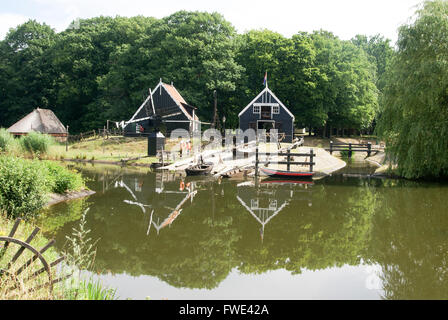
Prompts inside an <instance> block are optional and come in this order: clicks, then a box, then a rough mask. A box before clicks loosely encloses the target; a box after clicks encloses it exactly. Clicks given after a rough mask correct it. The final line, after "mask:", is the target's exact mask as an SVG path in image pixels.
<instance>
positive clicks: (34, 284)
mask: <svg viewBox="0 0 448 320" xmlns="http://www.w3.org/2000/svg"><path fill="white" fill-rule="evenodd" d="M13 224H14V220H12V219H9V218H7V216H6V214H4V213H0V236H6V235H8V234H9V232H10V230H11V228H12V227H13ZM35 227H36V226H35V225H34V224H33V223H31V222H23V221H22V222H21V223H20V225H19V227H18V229H17V231H16V232H15V234H14V238H16V239H21V240H25V239H26V238H28V236H29V235H30V234H31V232H32V231H33V230H34V228H35ZM74 231H75V232H77V234H78V236H77V237H74V238H72V239H70V243H71V245H72V246H71V247H70V246H68V247H67V252H64V253H63V255H64V256H66V260H65V263H63V264H61V265H62V266H63V268H62V269H59V271H58V272H56V270H55V268H52V269H51V274H52V278H53V280H54V279H57V278H58V277H62V276H64V275H70V274H71V276H70V277H69V278H68V279H67V280H65V281H62V282H59V283H57V284H55V285H54V286H53V290H49V288H48V287H47V286H45V287H43V288H40V289H36V288H38V287H39V286H41V285H43V284H45V283H48V276H47V273H43V274H42V275H41V276H38V277H34V278H31V279H30V280H27V278H28V277H29V276H30V275H32V274H33V273H34V272H36V271H37V270H39V269H40V268H41V267H42V264H41V263H40V261H39V260H36V261H35V262H34V263H32V264H31V265H29V266H28V267H27V268H26V269H25V270H24V271H23V272H22V273H21V274H20V275H19V276H18V277H17V278H14V277H10V276H8V274H4V275H0V300H112V299H116V298H117V297H116V295H115V290H113V289H109V288H106V287H104V286H103V285H102V283H101V282H99V281H94V280H93V279H92V278H82V277H80V276H79V274H80V272H79V267H83V266H85V264H93V255H94V254H95V251H90V252H85V248H84V247H83V245H85V244H89V243H88V242H87V243H86V234H87V233H88V230H84V229H82V230H80V229H75V230H74ZM48 242H49V241H48V239H46V238H45V237H44V236H43V235H42V233H40V232H39V233H37V235H36V236H35V237H34V239H33V240H32V241H31V245H32V246H33V247H35V248H38V249H40V248H42V247H44V246H45V245H46V244H47V243H48ZM0 245H3V243H0ZM18 249H19V246H18V245H16V244H11V245H10V246H9V247H8V250H7V251H6V252H5V254H4V255H0V269H7V265H8V262H9V261H11V259H12V257H13V256H14V254H15V253H16V252H17V250H18ZM31 256H32V254H31V253H30V252H27V250H25V251H24V253H22V255H21V256H20V257H19V259H18V260H17V261H16V262H15V263H13V264H12V265H11V266H10V267H9V271H17V270H18V269H19V268H20V266H22V265H23V264H25V263H26V262H27V261H28V259H30V258H31ZM43 256H44V258H45V259H46V261H47V262H48V263H50V262H53V261H55V260H56V259H57V258H58V257H60V256H61V255H60V254H59V253H58V252H56V250H55V249H54V248H53V247H50V249H48V250H47V251H45V253H44V254H43ZM80 260H82V262H83V263H84V265H80V266H78V265H77V263H78V262H79V261H80ZM61 265H60V266H61Z"/></svg>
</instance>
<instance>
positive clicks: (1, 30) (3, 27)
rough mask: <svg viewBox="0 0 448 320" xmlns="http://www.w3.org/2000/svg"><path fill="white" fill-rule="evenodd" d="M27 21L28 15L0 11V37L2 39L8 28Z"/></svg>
mask: <svg viewBox="0 0 448 320" xmlns="http://www.w3.org/2000/svg"><path fill="white" fill-rule="evenodd" d="M26 21H28V17H25V16H23V15H20V14H11V13H0V39H4V38H5V36H6V34H7V33H8V31H9V29H10V28H15V27H17V26H18V25H19V24H22V23H24V22H26Z"/></svg>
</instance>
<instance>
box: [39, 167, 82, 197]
mask: <svg viewBox="0 0 448 320" xmlns="http://www.w3.org/2000/svg"><path fill="white" fill-rule="evenodd" d="M43 163H44V165H45V166H46V168H47V169H48V172H49V174H50V177H51V179H52V191H53V192H55V193H64V192H67V191H77V190H80V189H83V188H84V187H85V185H84V180H83V178H82V176H81V175H80V174H78V173H77V172H75V171H71V170H69V169H67V168H65V167H63V166H61V165H59V164H57V163H55V162H51V161H44V162H43Z"/></svg>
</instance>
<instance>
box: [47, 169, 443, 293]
mask: <svg viewBox="0 0 448 320" xmlns="http://www.w3.org/2000/svg"><path fill="white" fill-rule="evenodd" d="M83 172H84V174H85V175H86V176H88V177H90V178H91V179H92V180H91V181H90V182H89V187H90V188H91V189H93V190H96V191H97V194H95V195H93V196H91V197H90V198H89V199H88V200H82V201H79V202H76V201H75V202H70V203H68V204H60V205H56V206H54V207H52V208H51V210H49V212H47V213H46V215H45V216H46V218H45V219H50V220H47V221H55V222H57V223H53V224H50V227H48V229H47V233H48V234H49V235H54V236H55V237H56V240H57V244H58V245H59V246H62V244H63V243H64V242H65V241H64V238H65V235H66V234H69V233H70V232H71V228H72V227H73V226H76V220H77V219H79V214H80V212H82V209H84V208H85V207H90V211H89V215H88V217H87V224H88V227H89V228H90V229H92V231H91V233H90V236H91V237H92V238H93V239H100V240H99V242H98V252H97V257H96V265H95V268H96V269H95V270H92V271H95V272H99V273H100V274H103V275H104V277H106V274H112V275H121V276H120V277H122V276H123V275H129V276H132V277H146V278H147V277H148V276H149V277H151V278H153V279H159V280H161V281H163V283H165V284H167V285H168V286H169V288H170V290H171V291H170V292H171V293H172V294H173V295H174V292H175V293H176V295H180V297H183V298H187V299H188V298H189V296H188V293H185V291H179V290H180V288H190V289H210V290H211V289H213V291H207V292H215V293H219V292H221V291H220V290H224V289H223V287H226V285H225V284H226V283H228V282H229V281H230V282H231V281H236V279H237V278H238V277H240V278H241V279H243V278H244V279H246V278H247V277H250V279H253V282H252V286H254V287H255V290H256V288H258V287H259V288H260V290H262V289H261V288H263V283H267V282H266V280H262V279H263V278H262V277H261V275H263V274H266V273H267V272H274V271H276V272H280V271H287V273H282V274H283V277H285V274H289V277H290V281H289V280H285V281H283V282H282V283H283V284H282V286H283V287H282V288H277V289H278V290H284V291H287V292H289V291H288V290H290V291H291V293H290V294H291V297H290V298H291V299H295V298H296V297H303V295H305V296H306V290H309V292H311V291H312V290H311V289H312V288H311V287H308V288H307V287H304V288H302V289H301V290H303V291H302V292H300V293H299V291H298V290H299V288H294V289H293V288H292V287H291V288H289V287H288V283H291V284H292V283H293V282H294V279H296V277H299V278H300V279H302V280H303V281H305V282H306V279H311V278H310V277H311V275H310V271H314V272H318V273H317V275H316V274H313V277H314V278H313V279H316V277H317V278H319V276H318V275H319V274H321V276H320V279H321V281H322V283H321V284H320V285H321V286H322V288H324V289H322V292H321V295H320V296H319V295H317V296H315V295H314V296H313V297H317V298H318V297H322V296H325V293H326V292H329V291H331V290H334V289H332V288H331V287H330V283H331V281H329V280H325V279H329V278H328V277H329V274H332V275H333V277H335V279H336V278H338V279H342V276H341V274H347V275H348V271H344V270H352V271H350V272H353V270H354V269H353V268H355V269H357V270H360V272H358V273H357V274H359V273H360V274H364V275H365V278H364V279H362V278H359V277H358V276H356V277H346V278H347V279H346V278H344V281H345V284H344V286H347V287H353V288H354V287H356V288H358V289H356V290H354V289H353V292H352V295H351V297H352V298H355V299H357V298H359V299H362V298H372V294H371V292H372V290H371V289H379V290H377V291H376V292H377V297H383V298H385V299H396V298H398V299H408V298H411V299H414V298H436V299H440V298H448V289H447V288H448V286H447V277H446V265H447V254H446V252H447V249H448V238H447V236H448V218H447V216H446V212H448V210H447V209H448V204H447V202H446V198H447V195H448V188H447V186H446V185H440V184H421V183H410V182H406V181H397V180H375V179H363V178H349V177H347V176H343V175H341V176H334V177H332V178H330V179H325V180H322V181H317V182H315V183H314V184H313V183H305V182H304V183H295V184H291V183H286V182H284V181H272V180H271V181H269V180H268V181H263V182H262V183H258V182H255V181H253V180H248V181H245V182H241V181H239V182H233V181H229V180H223V181H218V182H216V181H214V180H207V179H205V180H203V179H194V180H185V178H183V177H180V176H178V175H175V174H172V173H163V174H162V173H158V174H154V173H147V172H139V171H132V170H129V169H116V168H108V169H105V168H102V169H101V170H91V169H88V168H86V169H83ZM74 203H77V205H74ZM73 211H76V212H75V213H74V212H73ZM77 212H79V213H77ZM77 217H78V218H77ZM53 225H54V226H55V228H53V227H52V226H53ZM347 266H351V267H350V268H351V269H350V268H347ZM368 266H371V267H368ZM367 267H368V268H369V269H368V270H370V271H371V272H370V271H368V270H367V272H365V270H366V268H367ZM372 270H374V271H372ZM344 272H345V273H344ZM369 272H370V273H369ZM373 272H375V277H376V278H372V274H373ZM259 275H260V276H259ZM299 278H297V279H299ZM355 279H358V280H355ZM372 279H379V282H378V283H377V285H379V288H372V286H371V284H372V283H371V280H372ZM341 281H342V280H341ZM356 281H358V282H356ZM359 281H361V282H359ZM312 283H316V280H313V282H311V284H310V285H312ZM111 284H112V285H114V283H113V282H112V283H111ZM117 285H118V284H117ZM234 287H235V286H233V287H230V289H227V290H232V288H234ZM359 288H363V289H362V290H361V289H359ZM118 289H119V291H120V288H118ZM176 290H178V291H176ZM247 290H249V288H248V289H247ZM269 290H270V291H266V292H267V293H268V292H269V293H270V294H272V296H267V298H276V296H275V291H273V290H272V288H270V289H269ZM341 290H344V289H343V288H341ZM182 293H183V294H184V296H182ZM210 294H211V293H210ZM229 294H230V296H232V295H231V292H230V291H229ZM146 295H148V293H145V294H144V295H143V296H142V297H144V296H146ZM149 295H150V294H149ZM342 296H344V295H342V293H341V297H342ZM206 297H207V296H206ZM344 297H345V296H344ZM246 298H251V296H250V294H249V293H248V296H247V297H246Z"/></svg>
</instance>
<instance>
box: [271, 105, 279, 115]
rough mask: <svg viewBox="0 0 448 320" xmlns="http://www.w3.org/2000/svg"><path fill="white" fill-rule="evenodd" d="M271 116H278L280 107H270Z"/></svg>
mask: <svg viewBox="0 0 448 320" xmlns="http://www.w3.org/2000/svg"><path fill="white" fill-rule="evenodd" d="M272 114H280V106H272Z"/></svg>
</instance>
